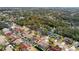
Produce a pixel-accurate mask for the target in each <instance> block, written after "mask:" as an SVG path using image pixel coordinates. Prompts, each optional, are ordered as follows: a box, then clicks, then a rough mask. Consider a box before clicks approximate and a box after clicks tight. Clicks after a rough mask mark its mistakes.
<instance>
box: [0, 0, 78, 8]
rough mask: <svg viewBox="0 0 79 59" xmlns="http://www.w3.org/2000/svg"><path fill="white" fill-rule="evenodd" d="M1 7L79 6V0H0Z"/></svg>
mask: <svg viewBox="0 0 79 59" xmlns="http://www.w3.org/2000/svg"><path fill="white" fill-rule="evenodd" d="M0 7H79V0H0Z"/></svg>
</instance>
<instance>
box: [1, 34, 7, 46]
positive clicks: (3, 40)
mask: <svg viewBox="0 0 79 59" xmlns="http://www.w3.org/2000/svg"><path fill="white" fill-rule="evenodd" d="M6 42H7V40H6V37H5V36H3V35H0V44H1V45H5V44H6Z"/></svg>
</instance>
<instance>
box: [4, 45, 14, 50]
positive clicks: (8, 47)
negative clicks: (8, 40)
mask: <svg viewBox="0 0 79 59" xmlns="http://www.w3.org/2000/svg"><path fill="white" fill-rule="evenodd" d="M12 50H13V46H12V45H8V46H7V47H6V48H5V51H12Z"/></svg>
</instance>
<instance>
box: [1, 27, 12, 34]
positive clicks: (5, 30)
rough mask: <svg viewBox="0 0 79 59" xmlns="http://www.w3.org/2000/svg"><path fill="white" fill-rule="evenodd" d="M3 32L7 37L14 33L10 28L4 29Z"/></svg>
mask: <svg viewBox="0 0 79 59" xmlns="http://www.w3.org/2000/svg"><path fill="white" fill-rule="evenodd" d="M2 31H3V33H4V34H5V35H11V34H12V31H10V30H9V29H8V28H4V29H2Z"/></svg>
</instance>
